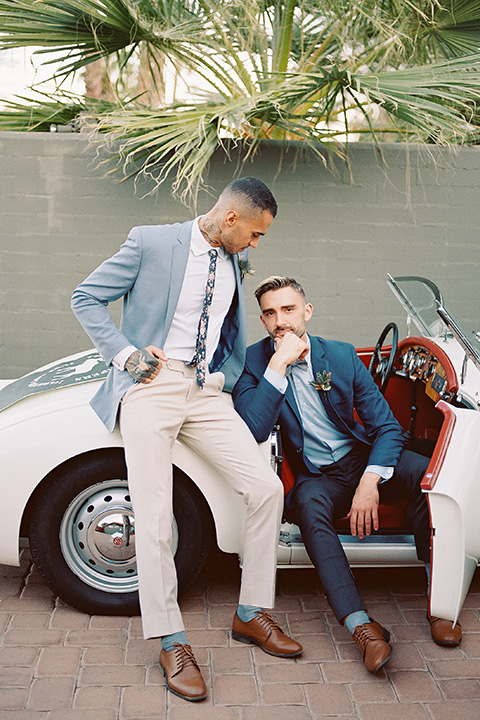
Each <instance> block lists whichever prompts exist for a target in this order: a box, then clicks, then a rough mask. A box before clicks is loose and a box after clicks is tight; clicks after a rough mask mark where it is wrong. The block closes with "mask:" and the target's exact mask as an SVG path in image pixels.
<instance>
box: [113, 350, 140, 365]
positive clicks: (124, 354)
mask: <svg viewBox="0 0 480 720" xmlns="http://www.w3.org/2000/svg"><path fill="white" fill-rule="evenodd" d="M135 350H137V348H136V347H135V346H134V345H127V347H126V348H123V350H120V352H118V353H117V354H116V355H115V357H114V358H113V359H112V365H113V367H116V368H117V370H125V363H126V362H127V360H128V358H129V357H130V355H131V354H132V353H134V352H135Z"/></svg>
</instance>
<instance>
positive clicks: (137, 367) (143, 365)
mask: <svg viewBox="0 0 480 720" xmlns="http://www.w3.org/2000/svg"><path fill="white" fill-rule="evenodd" d="M158 364H159V360H158V358H156V357H155V355H152V353H150V352H149V351H148V350H145V349H144V350H135V352H134V353H132V354H131V355H130V357H129V358H128V360H127V362H126V363H125V370H128V372H129V373H130V375H131V376H132V377H133V379H134V380H137V382H145V381H146V380H148V379H149V378H151V377H152V376H153V375H154V374H155V370H156V368H158Z"/></svg>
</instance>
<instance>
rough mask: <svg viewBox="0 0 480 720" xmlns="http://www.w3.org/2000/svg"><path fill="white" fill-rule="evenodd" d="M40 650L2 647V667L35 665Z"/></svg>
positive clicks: (0, 652)
mask: <svg viewBox="0 0 480 720" xmlns="http://www.w3.org/2000/svg"><path fill="white" fill-rule="evenodd" d="M39 652H40V650H39V649H38V648H35V647H1V648H0V667H5V666H11V665H34V664H35V662H36V659H37V657H38V654H39Z"/></svg>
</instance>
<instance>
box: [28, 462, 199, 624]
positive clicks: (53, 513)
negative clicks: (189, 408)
mask: <svg viewBox="0 0 480 720" xmlns="http://www.w3.org/2000/svg"><path fill="white" fill-rule="evenodd" d="M126 477H127V472H126V467H125V460H124V455H123V450H121V449H117V448H113V449H110V450H102V451H96V452H92V453H89V454H87V455H84V456H82V457H80V458H76V459H75V460H74V461H71V462H70V463H67V464H66V465H65V466H63V467H62V468H60V469H58V470H57V471H56V472H55V473H53V474H52V475H51V476H49V477H48V478H47V479H46V480H45V481H44V482H43V483H42V484H41V485H40V486H39V488H38V489H37V491H36V492H35V495H34V497H33V498H32V504H31V507H30V508H29V510H30V523H29V539H30V549H31V553H32V557H33V561H34V563H35V565H36V567H37V568H38V570H39V572H40V574H41V575H42V577H43V578H44V579H45V581H46V583H47V584H48V586H49V587H50V588H51V589H52V590H53V592H54V593H55V594H56V595H58V596H59V597H61V598H62V600H64V601H65V602H66V603H67V604H69V605H72V606H73V607H75V608H77V609H78V610H81V611H82V612H86V613H89V614H100V615H138V614H139V604H138V589H137V588H138V580H137V571H136V562H135V547H134V522H133V523H132V521H134V516H133V511H132V506H131V501H130V496H129V494H128V485H127V480H126ZM173 504H174V520H175V521H174V526H173V532H174V552H175V564H176V567H177V575H178V586H179V594H181V593H182V592H185V590H186V589H187V588H188V587H190V585H191V584H192V583H193V582H194V580H195V579H196V578H197V577H198V575H199V574H200V572H201V571H202V570H203V568H204V566H205V564H206V561H207V557H208V551H209V548H210V539H211V534H212V519H211V515H210V511H209V508H208V506H207V504H206V501H205V499H204V497H203V495H202V494H201V492H200V491H199V490H198V488H197V487H196V486H195V485H194V483H193V482H192V481H191V480H190V479H189V478H188V477H187V476H186V475H185V474H184V473H182V472H181V471H180V470H178V469H177V468H175V469H174V491H173ZM132 531H133V532H132ZM132 540H133V542H132ZM175 546H176V550H175Z"/></svg>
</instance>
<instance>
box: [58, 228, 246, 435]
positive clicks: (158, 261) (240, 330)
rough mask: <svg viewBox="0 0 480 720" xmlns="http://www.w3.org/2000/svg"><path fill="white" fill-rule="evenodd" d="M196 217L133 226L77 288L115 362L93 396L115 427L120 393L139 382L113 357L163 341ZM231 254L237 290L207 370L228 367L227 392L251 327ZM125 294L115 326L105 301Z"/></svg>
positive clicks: (84, 311)
mask: <svg viewBox="0 0 480 720" xmlns="http://www.w3.org/2000/svg"><path fill="white" fill-rule="evenodd" d="M192 224H193V221H188V222H185V223H175V224H174V225H146V226H142V227H135V228H133V229H132V230H131V231H130V233H129V235H128V238H127V240H126V242H125V243H124V244H123V245H122V246H121V248H120V250H119V251H118V252H117V253H116V255H114V256H113V257H111V258H109V259H108V260H105V262H103V263H102V265H100V267H98V268H97V269H96V270H94V271H93V272H92V273H91V275H89V276H88V277H87V279H86V280H85V281H84V282H82V283H80V285H79V286H78V287H77V288H76V289H75V291H74V293H73V295H72V303H71V304H72V310H73V312H74V313H75V315H76V317H77V319H78V320H79V322H80V323H81V325H82V327H83V328H84V330H85V331H86V333H87V334H88V336H89V338H90V339H91V341H92V343H93V344H94V345H95V347H96V348H97V350H98V351H99V352H100V354H101V355H102V357H103V359H104V360H105V362H106V363H107V365H110V366H111V367H110V372H109V374H108V376H107V379H106V380H105V382H104V383H103V385H102V386H101V387H100V389H99V390H98V392H97V393H96V394H95V395H94V396H93V398H92V400H91V405H92V407H93V409H94V410H95V412H96V413H97V415H98V416H99V417H100V419H101V420H102V421H103V422H104V423H105V425H106V426H107V428H108V430H109V431H110V432H113V430H114V428H115V423H116V420H117V414H118V408H119V404H120V400H121V399H122V397H123V395H124V394H125V392H126V391H127V390H128V389H129V387H131V386H132V385H133V383H134V380H133V378H132V377H131V375H130V374H129V373H128V372H127V371H126V370H123V371H120V370H117V369H116V368H114V367H113V365H112V364H111V363H112V359H113V358H114V357H115V355H117V353H119V352H120V350H123V348H125V347H127V345H135V347H137V348H144V347H147V346H148V345H156V346H157V347H160V348H163V346H164V344H165V340H166V337H167V334H168V331H169V329H170V325H171V323H172V319H173V316H174V313H175V309H176V307H177V303H178V299H179V296H180V290H181V288H182V283H183V278H184V275H185V270H186V267H187V260H188V254H189V249H190V239H191V231H192ZM231 259H232V262H233V266H234V271H235V282H236V290H235V294H234V298H233V301H232V305H231V306H230V309H229V311H228V314H227V316H226V318H225V321H224V324H223V327H222V332H221V336H220V341H219V344H218V347H217V349H216V351H215V355H214V357H213V359H212V361H211V363H210V372H217V371H219V370H221V371H222V372H223V373H224V375H225V390H228V391H231V390H232V389H233V386H234V385H235V383H236V381H237V379H238V377H239V376H240V374H241V372H242V369H243V365H244V361H245V347H246V331H247V327H246V325H247V323H246V312H245V297H244V289H243V285H242V282H241V277H240V270H239V265H238V259H237V256H236V255H232V256H231ZM122 297H123V312H122V320H121V323H120V328H118V327H117V326H116V325H115V323H114V322H113V320H112V318H111V316H110V313H109V311H108V308H107V306H108V304H109V303H110V302H113V301H114V300H118V299H119V298H122Z"/></svg>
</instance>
